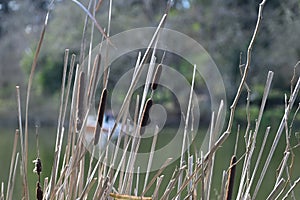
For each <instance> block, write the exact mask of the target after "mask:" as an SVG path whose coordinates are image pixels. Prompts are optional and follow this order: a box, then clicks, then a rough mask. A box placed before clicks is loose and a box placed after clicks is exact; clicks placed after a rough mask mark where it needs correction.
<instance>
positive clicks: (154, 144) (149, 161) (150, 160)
mask: <svg viewBox="0 0 300 200" xmlns="http://www.w3.org/2000/svg"><path fill="white" fill-rule="evenodd" d="M158 131H159V128H158V126H156V127H155V132H154V136H153V139H152V145H151V149H150V154H149V160H148V165H147V171H146V176H145V180H144V187H143V191H144V190H145V189H146V184H147V182H148V178H149V173H150V170H151V166H152V161H153V155H154V151H155V146H156V142H157V136H158Z"/></svg>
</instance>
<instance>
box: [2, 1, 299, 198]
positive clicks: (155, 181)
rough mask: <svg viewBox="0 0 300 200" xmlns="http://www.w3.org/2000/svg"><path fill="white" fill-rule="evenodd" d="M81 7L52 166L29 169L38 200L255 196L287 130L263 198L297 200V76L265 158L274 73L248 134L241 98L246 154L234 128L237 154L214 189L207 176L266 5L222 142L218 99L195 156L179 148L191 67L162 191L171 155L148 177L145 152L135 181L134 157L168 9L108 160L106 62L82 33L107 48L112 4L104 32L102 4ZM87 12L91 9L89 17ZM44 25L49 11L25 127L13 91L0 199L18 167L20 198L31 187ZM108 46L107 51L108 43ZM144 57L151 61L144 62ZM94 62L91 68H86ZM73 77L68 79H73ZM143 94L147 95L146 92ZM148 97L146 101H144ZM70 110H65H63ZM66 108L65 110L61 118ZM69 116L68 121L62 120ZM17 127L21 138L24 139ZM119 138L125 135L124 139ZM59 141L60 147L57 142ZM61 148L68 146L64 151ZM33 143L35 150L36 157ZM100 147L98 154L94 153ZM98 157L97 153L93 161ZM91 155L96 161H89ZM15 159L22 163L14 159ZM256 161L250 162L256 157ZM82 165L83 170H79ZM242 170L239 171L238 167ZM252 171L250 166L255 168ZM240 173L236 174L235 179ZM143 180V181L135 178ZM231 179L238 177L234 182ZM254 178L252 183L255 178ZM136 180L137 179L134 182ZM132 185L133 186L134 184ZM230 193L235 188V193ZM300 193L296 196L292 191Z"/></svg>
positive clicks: (38, 163)
mask: <svg viewBox="0 0 300 200" xmlns="http://www.w3.org/2000/svg"><path fill="white" fill-rule="evenodd" d="M73 2H75V3H76V4H77V5H78V6H79V7H80V8H82V10H83V11H84V12H85V13H86V15H87V17H86V20H85V26H84V27H85V28H84V31H83V39H82V44H81V46H82V51H81V54H80V55H79V58H80V59H79V63H78V64H77V63H76V56H75V55H72V56H71V62H70V63H68V60H69V59H68V58H69V50H66V51H65V58H64V70H63V77H62V86H61V95H60V108H59V116H58V123H57V124H58V125H57V132H56V143H55V148H54V152H53V157H54V161H53V164H52V170H51V174H48V175H47V177H46V178H45V179H44V180H42V179H41V173H42V163H43V162H42V161H43V160H46V159H47V158H40V155H39V153H37V158H36V160H35V161H34V164H35V170H34V171H35V172H36V174H37V183H36V185H35V186H34V188H35V191H36V192H35V193H36V199H39V200H40V199H47V200H52V199H214V198H217V199H224V200H229V199H233V198H236V199H256V198H258V197H257V194H258V192H259V191H260V190H263V188H262V187H261V184H262V181H264V180H265V174H266V171H267V170H268V168H269V166H270V162H272V157H273V155H274V152H275V150H276V148H277V145H278V143H279V139H280V138H281V136H282V134H283V133H284V132H285V133H286V148H285V151H284V152H283V157H282V162H281V165H280V167H279V170H278V173H277V177H276V181H275V182H273V183H270V184H273V185H274V187H273V190H272V191H270V192H269V195H268V199H287V198H292V199H296V197H297V194H295V192H294V190H295V188H296V187H297V185H298V183H299V182H300V178H299V177H298V178H296V179H295V181H294V182H292V179H294V177H293V178H292V174H291V172H292V168H293V157H294V156H295V155H294V153H293V150H294V149H295V148H297V147H298V146H299V145H296V146H291V145H290V142H289V140H290V134H291V130H292V126H293V122H294V120H295V116H296V115H297V112H298V110H299V107H298V109H297V111H296V113H295V114H294V116H293V122H292V123H291V124H290V126H289V122H288V118H289V115H290V112H291V110H292V109H293V108H294V104H295V102H296V98H297V96H298V92H299V89H300V78H298V80H297V82H296V84H294V82H295V79H296V74H294V77H293V79H292V81H291V83H292V86H291V95H290V96H289V97H288V96H286V105H285V112H284V115H283V116H282V120H281V122H280V124H279V125H278V129H277V133H276V136H275V139H274V141H273V144H272V146H271V149H270V150H269V152H268V156H267V158H266V159H263V156H262V155H263V152H264V149H265V147H266V145H265V144H266V142H267V140H268V136H269V132H270V127H267V129H266V130H261V128H260V124H261V120H262V117H263V115H264V109H265V106H266V104H267V98H268V94H269V92H270V88H271V83H272V79H273V74H274V73H273V72H269V73H268V75H267V80H266V84H265V90H264V93H263V96H262V100H261V106H260V110H259V114H258V116H256V117H257V118H256V121H255V126H254V127H255V128H254V129H252V128H251V127H252V124H251V122H250V120H249V118H250V117H249V115H250V114H249V107H250V106H251V102H250V100H249V98H248V99H247V108H246V110H247V116H246V119H245V120H246V121H247V122H248V123H247V128H246V131H245V133H244V138H245V145H246V149H244V150H241V149H237V147H238V142H239V140H238V138H239V134H242V133H240V132H241V131H240V129H239V128H238V131H237V134H236V135H237V136H236V137H237V139H236V144H235V150H234V152H233V153H230V152H226V153H228V154H230V155H231V154H232V155H231V156H232V159H231V162H230V165H229V166H224V171H223V175H222V177H220V180H221V186H219V185H218V186H217V185H214V183H213V181H212V180H213V179H212V177H213V176H214V163H215V159H216V156H215V154H216V153H217V152H218V149H219V148H220V147H221V146H222V144H223V143H224V142H225V141H226V139H227V138H228V137H229V135H231V134H233V133H232V127H233V126H234V116H235V112H236V108H237V104H238V101H239V100H240V97H241V93H242V91H243V90H244V89H246V91H247V93H248V97H249V95H250V93H251V91H250V89H249V86H248V85H247V83H246V80H247V78H248V71H249V68H250V65H251V53H252V49H253V46H254V41H255V39H256V37H257V34H258V30H259V27H260V24H261V20H262V12H263V7H264V5H265V1H262V2H261V3H260V5H259V11H258V18H257V23H256V27H255V30H254V33H253V36H252V38H251V41H250V44H249V46H248V51H247V55H246V56H247V60H246V64H245V66H244V68H243V69H242V71H241V74H242V78H241V81H240V84H239V87H238V89H237V92H236V95H235V98H234V100H233V103H232V105H231V106H230V115H229V118H228V121H227V128H226V129H225V131H224V132H223V133H222V134H221V136H220V137H218V138H216V137H215V135H218V134H217V133H220V132H222V127H221V121H222V120H223V119H222V114H221V113H222V112H223V110H225V109H227V108H225V107H224V103H223V102H220V107H219V110H218V112H217V113H212V117H211V123H210V136H211V137H210V138H209V145H208V146H209V149H208V152H207V153H206V154H205V153H203V152H202V151H200V149H196V150H195V151H194V152H193V151H191V150H190V148H191V147H189V148H188V150H187V151H185V145H186V143H187V141H186V140H187V139H188V138H187V135H186V134H187V132H188V129H189V124H190V121H189V120H190V119H191V117H190V115H192V113H191V110H192V109H193V105H192V96H193V89H194V85H195V84H197V83H196V82H195V71H196V66H194V70H193V79H192V82H191V88H190V90H191V91H190V96H189V102H188V109H187V113H184V116H185V129H184V133H183V141H182V144H181V147H180V148H181V149H182V151H181V156H180V162H179V165H178V167H177V168H176V169H175V170H174V171H173V175H172V176H171V178H170V179H168V180H166V181H167V182H168V185H167V186H166V187H165V188H162V187H161V183H162V181H165V178H166V176H165V175H164V170H165V169H166V167H167V166H168V165H169V164H170V163H171V161H172V158H169V159H167V160H166V161H165V162H164V163H163V164H162V166H161V167H160V169H159V170H158V171H157V172H156V173H155V174H153V175H150V169H151V165H152V162H153V159H154V156H155V155H154V154H153V153H151V154H150V156H149V159H148V163H147V172H146V173H145V176H141V173H140V171H139V166H136V164H135V161H136V158H137V153H138V150H139V147H140V144H141V139H140V138H141V137H138V136H140V135H143V134H144V129H143V127H144V126H146V125H147V122H148V119H149V111H150V109H151V106H152V104H153V100H152V95H153V93H155V92H156V90H157V89H158V88H159V85H158V84H157V83H158V82H159V81H158V80H159V78H160V76H161V70H162V64H163V59H162V61H161V63H160V64H159V65H155V62H156V57H155V55H156V46H157V43H158V42H159V35H160V30H161V29H162V28H163V27H164V24H165V22H166V19H167V16H168V9H169V8H170V6H168V9H167V10H166V12H165V14H164V15H163V16H162V18H161V20H160V23H159V25H158V26H157V29H156V32H155V33H154V34H153V37H152V39H151V41H149V45H148V48H147V49H146V51H145V53H144V54H142V53H139V55H138V59H137V61H136V66H135V69H134V74H133V77H132V80H131V85H130V87H129V89H128V91H127V94H126V96H125V98H124V101H123V104H122V106H121V107H120V110H119V113H117V117H116V122H115V125H114V127H113V128H112V130H111V132H112V133H113V132H114V131H115V130H116V128H117V124H118V123H121V124H122V128H124V129H125V130H127V131H129V127H130V126H129V124H133V130H134V131H133V136H132V137H130V136H128V135H124V136H122V135H120V136H119V137H118V139H117V143H116V147H115V148H116V149H115V152H114V154H113V155H112V156H111V157H110V156H109V155H108V148H109V145H108V143H107V145H106V146H105V148H104V149H102V150H100V151H97V148H96V147H97V145H98V143H99V140H100V141H101V137H102V135H101V134H100V132H101V128H102V122H103V118H104V111H105V106H106V104H107V96H108V95H107V94H108V93H109V90H108V89H107V83H108V82H109V72H110V69H109V66H106V67H105V69H100V68H101V65H100V63H101V62H104V63H105V62H106V61H105V59H106V58H107V55H100V54H99V55H97V56H96V57H95V59H94V60H92V57H91V50H92V47H93V44H92V42H90V43H86V40H85V39H86V38H88V36H87V32H86V29H87V27H88V25H89V22H90V25H91V27H92V29H91V36H90V41H92V40H93V35H94V34H96V33H95V30H94V26H95V27H96V29H97V30H98V31H99V32H100V34H102V36H103V40H104V39H106V41H107V43H111V41H110V40H109V32H110V23H111V9H112V8H111V7H112V1H110V3H109V11H110V12H109V17H108V27H107V29H104V28H102V27H101V26H100V25H99V23H98V22H97V20H96V19H95V17H94V15H95V13H96V12H97V11H98V9H99V7H100V6H101V1H99V3H97V4H95V5H93V3H92V1H90V4H89V7H88V8H85V7H84V6H83V5H82V4H81V3H80V2H79V1H77V0H73ZM90 11H91V12H90ZM47 24H48V14H47V17H46V20H45V24H44V28H43V30H42V34H41V37H40V40H39V43H38V47H37V50H36V53H35V57H34V60H33V64H32V70H31V73H30V77H29V82H28V88H27V96H26V104H25V105H26V109H25V112H26V113H25V126H23V124H22V117H21V116H22V113H21V110H22V109H21V101H22V100H21V99H20V88H19V87H18V86H17V87H16V91H17V107H18V122H19V127H18V129H17V130H16V134H15V139H14V145H13V153H12V156H11V163H10V171H9V179H8V182H7V188H6V192H5V189H4V184H2V187H1V196H0V199H1V200H2V199H6V200H10V199H13V194H14V192H15V191H14V184H15V180H16V179H15V178H16V176H17V175H16V174H17V170H16V168H17V164H18V163H19V165H20V166H21V177H22V188H23V189H22V191H17V192H21V193H22V197H23V199H26V200H27V199H29V191H30V190H32V188H33V186H32V185H29V184H31V183H29V182H28V178H27V174H28V173H32V172H30V170H28V115H29V111H30V109H29V106H28V105H29V101H30V91H31V86H32V84H33V77H34V73H35V68H36V67H37V66H36V65H37V59H38V56H39V52H40V49H41V48H42V43H43V39H44V34H45V32H46V28H47ZM111 45H112V48H113V44H111ZM86 46H88V47H89V48H88V49H89V50H88V55H87V57H88V62H86V63H87V65H82V63H83V58H84V57H85V47H86ZM149 58H150V59H149ZM146 60H150V65H149V67H148V73H147V78H146V80H145V84H144V90H143V93H142V94H138V96H137V98H136V99H137V100H136V106H135V115H134V119H133V121H128V120H127V119H128V118H127V116H128V108H129V105H130V102H131V99H132V98H133V93H134V90H135V87H136V84H137V82H138V80H139V78H140V76H141V72H142V69H143V68H144V66H145V62H146ZM92 63H93V64H92ZM68 66H69V72H68V74H67V68H68ZM100 70H103V71H104V72H105V73H104V76H103V77H104V78H103V82H102V83H99V77H98V74H99V71H100ZM73 76H74V77H75V78H74V79H72V77H73ZM99 84H100V87H101V88H103V89H102V93H101V98H100V99H99V107H98V110H97V126H96V128H95V130H94V138H93V139H92V141H93V142H92V143H91V144H89V146H90V147H91V148H92V152H91V153H89V152H88V151H87V149H86V147H85V145H84V137H85V134H86V122H87V118H88V115H89V113H90V110H91V107H92V106H93V104H94V102H93V99H94V97H95V93H96V89H97V87H98V85H99ZM149 93H150V94H151V95H149ZM149 96H150V97H149ZM68 108H70V109H68ZM68 110H69V113H67V112H68ZM67 116H69V119H68V120H67ZM272 127H274V128H276V127H277V126H276V125H273V124H272ZM23 130H24V131H25V134H23ZM259 132H260V133H262V134H264V139H263V142H262V145H261V146H260V147H257V146H256V141H257V135H258V133H259ZM157 134H158V127H156V133H155V134H154V135H155V136H154V137H153V140H152V145H151V152H154V150H155V146H156V144H157ZM112 135H113V134H110V135H109V137H108V138H107V140H111V138H112ZM122 137H123V138H122ZM19 139H20V150H21V152H17V146H18V140H19ZM63 141H65V143H64V142H63ZM63 144H66V146H63ZM121 146H122V147H123V149H124V153H123V154H122V155H121V156H120V155H119V156H120V157H121V159H120V162H118V163H116V158H117V156H118V155H117V154H118V153H117V151H116V150H117V148H119V147H121ZM38 149H39V145H37V152H38ZM98 150H99V149H98ZM126 151H129V156H127V155H126ZM237 151H239V152H241V151H244V153H243V154H242V156H240V157H237V156H238V155H237ZM256 151H258V156H257V157H255V158H254V157H253V155H254V152H256ZM96 154H99V155H97V156H95V155H96ZM94 157H97V158H98V159H94ZM19 159H20V160H19ZM255 159H256V160H255ZM86 160H88V163H89V164H88V166H86V165H85V163H86ZM261 163H263V169H262V170H261V171H259V170H258V168H259V165H260V164H261ZM237 166H240V167H241V168H242V170H241V171H238V170H237V169H236V168H237ZM253 166H254V167H253ZM134 169H137V173H133V172H134ZM238 173H240V174H238ZM141 177H145V178H144V180H141ZM236 177H239V181H237V179H236ZM256 177H259V178H258V180H256V179H255V178H256ZM134 180H135V181H134ZM134 183H135V185H134ZM215 188H219V191H218V194H217V195H215V196H213V195H212V194H213V192H212V190H213V189H215ZM234 190H235V191H237V192H236V194H235V193H234ZM298 195H299V194H298Z"/></svg>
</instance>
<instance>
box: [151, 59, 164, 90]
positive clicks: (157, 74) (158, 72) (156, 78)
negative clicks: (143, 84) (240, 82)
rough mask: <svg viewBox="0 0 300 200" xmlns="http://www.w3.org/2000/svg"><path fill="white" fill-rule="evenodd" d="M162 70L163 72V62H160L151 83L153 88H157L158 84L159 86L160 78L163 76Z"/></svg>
mask: <svg viewBox="0 0 300 200" xmlns="http://www.w3.org/2000/svg"><path fill="white" fill-rule="evenodd" d="M161 72H162V64H159V65H158V66H157V67H156V70H155V73H154V76H153V80H152V82H151V83H152V84H151V89H152V90H156V89H157V86H158V82H159V79H160V76H161Z"/></svg>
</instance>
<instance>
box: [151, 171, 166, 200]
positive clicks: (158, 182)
mask: <svg viewBox="0 0 300 200" xmlns="http://www.w3.org/2000/svg"><path fill="white" fill-rule="evenodd" d="M163 178H164V175H161V176H160V177H158V178H157V181H156V186H155V189H154V192H153V194H152V198H153V200H158V192H159V188H160V185H161V182H162V181H163Z"/></svg>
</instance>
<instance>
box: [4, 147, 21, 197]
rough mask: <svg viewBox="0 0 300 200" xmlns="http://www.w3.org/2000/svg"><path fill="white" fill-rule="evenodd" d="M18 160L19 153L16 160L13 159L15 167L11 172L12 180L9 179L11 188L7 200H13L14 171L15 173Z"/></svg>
mask: <svg viewBox="0 0 300 200" xmlns="http://www.w3.org/2000/svg"><path fill="white" fill-rule="evenodd" d="M18 160H19V152H18V153H17V155H16V159H15V166H14V170H13V174H12V179H11V187H10V191H9V195H8V197H7V199H8V200H11V199H13V198H12V196H13V191H14V186H15V180H16V171H17V166H18Z"/></svg>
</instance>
